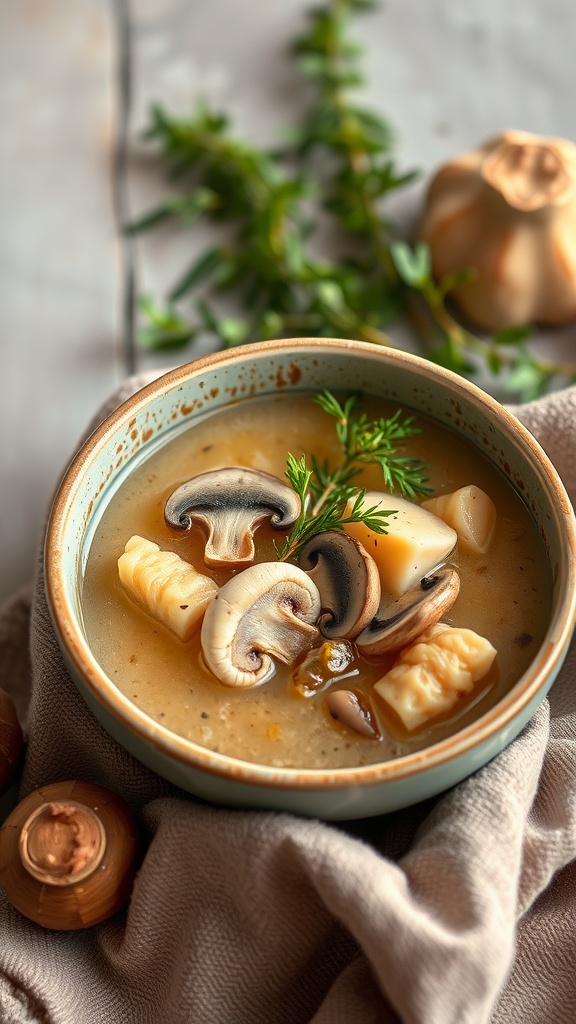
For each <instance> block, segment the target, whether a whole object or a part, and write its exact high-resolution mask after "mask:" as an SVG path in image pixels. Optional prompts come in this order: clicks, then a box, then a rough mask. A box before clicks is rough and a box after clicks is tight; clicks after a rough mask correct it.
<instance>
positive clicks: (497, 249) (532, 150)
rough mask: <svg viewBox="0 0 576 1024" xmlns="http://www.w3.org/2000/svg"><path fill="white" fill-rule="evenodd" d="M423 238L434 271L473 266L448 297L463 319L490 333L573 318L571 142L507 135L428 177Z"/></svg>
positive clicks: (575, 173) (575, 149) (575, 208)
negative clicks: (466, 279) (471, 274)
mask: <svg viewBox="0 0 576 1024" xmlns="http://www.w3.org/2000/svg"><path fill="white" fill-rule="evenodd" d="M419 234H420V238H421V239H422V240H423V241H425V242H427V243H428V246H429V248H430V254H431V262H432V273H433V275H434V277H435V278H437V279H441V278H443V277H444V276H445V275H448V274H453V273H457V272H459V271H466V270H471V271H473V272H474V276H473V277H472V278H471V279H470V280H468V281H466V282H465V283H462V284H460V285H458V286H457V287H455V288H454V289H453V291H451V293H450V294H451V296H453V298H454V301H455V303H456V304H457V305H458V307H459V308H460V309H461V311H462V313H464V315H465V317H466V318H467V319H468V320H469V321H470V322H471V323H472V324H475V325H476V326H478V327H480V328H482V329H486V330H491V331H497V330H501V329H504V328H506V327H510V326H514V325H519V324H529V323H537V324H562V323H567V322H568V321H570V320H573V319H574V318H576V241H575V239H576V145H574V143H572V142H569V141H568V140H566V139H558V138H544V137H541V136H538V135H532V134H529V133H528V132H519V131H506V132H502V133H501V134H499V135H496V136H494V137H493V138H491V139H488V141H487V142H485V143H484V144H483V145H480V146H478V147H477V148H476V149H473V150H471V151H470V152H467V153H463V154H462V155H460V156H457V157H454V159H452V160H450V161H449V162H448V163H446V164H444V166H442V167H441V168H440V170H439V171H438V172H437V173H436V174H435V175H434V177H433V178H432V180H431V183H430V186H429V189H428V194H427V197H426V201H425V210H424V216H423V220H422V223H421V226H420V232H419Z"/></svg>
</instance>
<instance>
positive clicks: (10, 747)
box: [0, 689, 24, 796]
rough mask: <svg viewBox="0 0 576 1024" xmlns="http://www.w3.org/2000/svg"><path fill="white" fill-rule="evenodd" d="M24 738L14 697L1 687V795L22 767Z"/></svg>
mask: <svg viewBox="0 0 576 1024" xmlns="http://www.w3.org/2000/svg"><path fill="white" fill-rule="evenodd" d="M23 747H24V738H23V736H22V729H21V728H20V723H19V722H18V718H17V716H16V709H15V707H14V704H13V702H12V699H11V698H10V697H9V696H8V694H7V693H6V691H5V690H2V689H0V796H1V795H2V793H5V792H6V790H7V789H8V788H9V787H10V786H11V785H12V783H13V782H14V780H15V778H16V776H17V774H18V769H19V767H20V762H21V759H22V750H23Z"/></svg>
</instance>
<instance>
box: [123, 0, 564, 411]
mask: <svg viewBox="0 0 576 1024" xmlns="http://www.w3.org/2000/svg"><path fill="white" fill-rule="evenodd" d="M375 6H377V4H376V3H373V2H372V0H327V2H325V3H324V4H323V5H322V6H321V7H317V8H315V9H313V10H312V11H311V12H309V15H308V23H307V27H306V30H305V31H304V33H303V34H301V35H300V36H299V37H298V39H296V40H295V41H294V44H293V48H292V49H293V52H294V54H295V56H296V58H297V61H298V68H299V71H300V73H301V74H302V75H303V76H304V77H305V79H306V81H307V82H308V84H309V85H312V96H313V98H312V100H311V102H310V105H309V108H308V112H307V114H306V115H305V117H304V119H303V121H302V123H301V124H300V125H298V126H296V127H295V128H294V129H292V131H291V132H290V145H288V146H284V148H283V149H276V150H275V151H271V150H270V151H269V150H265V149H261V148H258V147H256V146H254V145H251V144H250V143H249V142H247V141H246V140H242V139H238V138H236V137H235V136H234V134H233V132H232V130H231V127H230V122H229V119H228V117H227V116H226V115H225V114H223V113H220V112H214V111H211V110H209V109H208V108H207V107H206V106H205V105H204V104H202V103H200V104H198V105H197V107H196V109H195V110H194V111H193V113H192V115H191V116H190V117H188V118H184V119H183V118H176V117H172V116H171V115H170V114H168V113H167V112H166V111H165V110H164V109H163V108H162V107H161V106H159V105H156V106H155V107H154V108H153V110H152V114H151V124H150V127H149V129H148V131H147V133H146V137H147V139H148V141H150V142H151V143H152V144H153V145H154V146H155V147H156V148H157V149H158V150H159V152H160V154H161V156H162V158H163V160H164V162H165V164H166V166H167V168H168V172H169V176H170V182H171V193H170V195H169V196H168V198H167V199H166V200H165V201H164V202H163V203H161V204H160V205H159V206H157V207H156V208H154V209H153V210H151V211H149V212H147V213H146V214H145V215H144V216H143V217H141V218H140V219H139V220H137V221H135V222H134V223H133V224H131V225H128V226H127V227H126V230H127V231H129V232H131V233H136V232H140V231H145V230H149V229H151V228H153V227H154V226H155V225H158V224H160V223H162V222H164V221H166V220H167V219H170V218H172V219H174V220H176V221H177V222H179V223H180V224H181V225H182V226H183V227H185V228H186V227H189V226H190V225H191V224H193V223H194V222H195V221H196V220H198V219H200V218H201V219H203V220H204V221H206V222H208V223H210V224H213V225H214V227H215V229H216V232H219V228H220V226H224V227H225V228H226V232H227V237H226V241H225V242H222V241H220V240H219V238H220V235H219V234H217V238H218V241H217V242H216V244H211V245H208V247H207V248H205V249H204V250H203V251H202V252H200V253H199V254H198V255H197V256H196V257H195V258H194V259H193V260H192V261H191V262H190V264H189V265H188V266H187V267H185V269H184V271H183V273H182V274H181V275H180V277H179V278H178V280H177V281H176V282H175V283H174V285H173V286H172V288H171V289H170V290H169V293H168V295H167V297H166V300H165V301H164V302H158V301H157V300H155V299H153V298H152V297H151V296H144V297H143V298H142V300H141V310H142V314H143V318H144V321H145V325H144V327H143V329H142V331H141V333H140V342H141V343H142V344H143V345H146V346H148V347H151V348H179V347H182V346H184V345H188V344H190V343H193V342H194V340H195V339H196V338H197V337H198V336H199V335H203V334H208V335H210V336H212V337H213V338H214V339H215V340H216V342H217V343H218V344H219V345H221V346H224V347H228V346H231V345H238V344H241V343H243V342H247V341H257V340H260V339H266V338H274V337H282V336H284V337H286V336H294V335H310V336H333V337H354V338H359V339H361V340H365V341H370V342H373V343H375V344H379V345H391V346H393V342H392V340H391V338H390V337H389V336H388V334H387V333H386V330H387V329H388V328H389V327H390V325H391V324H393V323H394V322H396V321H397V320H398V319H399V318H404V319H405V320H407V321H408V322H409V323H411V325H412V328H413V330H414V332H415V334H416V336H417V338H418V339H419V340H420V341H421V343H422V344H423V346H424V350H425V353H426V354H427V355H428V356H429V358H431V359H432V360H434V361H435V362H438V363H441V364H442V365H444V366H447V367H448V368H450V369H452V370H454V371H456V372H457V373H460V374H462V375H464V376H467V377H472V376H474V375H475V374H476V373H477V372H478V371H479V369H481V368H482V367H485V368H486V369H487V370H488V371H489V372H490V373H491V374H493V375H496V376H498V375H500V376H501V377H502V378H503V380H504V384H505V386H506V387H507V389H508V390H509V391H510V392H511V393H513V394H515V395H517V396H518V397H520V398H521V399H524V400H528V399H531V398H534V397H536V396H537V395H540V394H543V393H544V392H545V391H546V390H548V389H549V388H550V387H552V386H554V385H555V384H558V383H569V382H573V381H576V366H575V365H573V364H570V363H560V362H554V361H553V360H548V359H543V358H540V357H537V356H536V355H534V354H533V353H532V352H531V350H530V348H529V347H528V345H527V342H528V339H529V337H530V334H531V328H530V327H529V326H525V325H519V326H518V327H513V328H511V329H508V330H505V331H500V332H497V333H496V334H495V335H494V336H493V337H490V338H483V337H477V336H476V335H474V334H473V333H472V332H471V331H469V330H467V329H466V328H465V327H463V326H462V325H461V324H460V323H459V322H458V321H457V320H456V319H455V318H454V316H453V315H452V313H451V312H450V295H451V292H452V290H453V289H454V288H455V287H456V286H457V285H459V284H462V283H463V282H464V281H465V280H466V279H468V277H469V276H470V274H471V273H472V272H471V271H464V272H462V273H459V274H453V275H447V276H446V277H445V278H444V279H443V280H442V281H439V282H438V281H436V280H435V279H434V278H433V276H432V273H431V266H430V254H429V251H428V248H427V246H425V245H423V244H421V243H420V244H417V245H415V246H414V247H411V246H409V245H408V244H407V243H406V242H404V241H401V240H399V239H398V238H397V237H396V236H395V232H394V229H393V226H392V225H391V223H390V222H389V220H388V218H387V217H386V215H385V212H384V205H385V201H386V200H387V199H388V198H389V196H390V194H391V193H392V192H394V191H395V190H397V189H398V188H401V187H403V186H405V185H406V184H407V183H408V182H410V181H412V180H413V179H414V177H415V173H414V172H412V171H409V172H407V173H404V172H400V171H398V170H397V169H396V166H395V163H394V160H393V141H394V140H393V133H392V131H391V130H390V126H389V125H388V124H387V122H386V121H385V120H384V119H383V118H381V117H380V116H378V114H376V113H375V112H373V111H371V110H367V109H366V108H365V107H364V106H362V105H361V104H360V103H358V102H357V101H356V99H355V90H357V88H358V86H359V85H361V84H362V82H363V77H362V73H361V67H360V62H361V57H362V52H363V51H362V48H361V47H360V46H359V45H358V44H357V43H356V42H355V41H354V40H353V39H352V38H351V37H350V23H351V20H352V18H353V17H354V16H355V15H357V14H360V13H363V12H366V11H369V10H372V9H373V8H374V7H375ZM322 207H324V212H323V214H322V215H321V213H320V211H321V208H322ZM326 215H328V217H329V222H330V225H331V226H332V228H333V229H334V231H333V232H332V233H330V231H329V232H328V234H329V236H330V252H331V253H337V256H336V257H333V256H331V257H328V256H327V255H325V254H322V255H319V254H318V245H317V239H318V236H319V234H320V232H319V231H318V230H317V229H318V227H319V226H322V227H323V228H325V220H324V219H323V218H325V217H326ZM324 248H325V247H324ZM194 300H195V301H194ZM230 300H232V303H233V307H234V308H233V314H234V315H230V314H229V309H230ZM222 307H224V308H225V309H226V312H225V313H223V312H222Z"/></svg>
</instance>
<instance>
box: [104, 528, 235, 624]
mask: <svg viewBox="0 0 576 1024" xmlns="http://www.w3.org/2000/svg"><path fill="white" fill-rule="evenodd" d="M118 573H119V575H120V580H121V582H122V584H123V585H124V587H125V588H126V590H127V591H128V593H129V595H130V597H132V598H133V599H134V600H135V601H137V602H138V603H139V604H140V605H142V606H143V607H144V609H145V611H147V612H148V613H149V614H150V615H152V616H153V617H154V618H155V619H157V620H158V621H159V622H162V623H163V624H164V625H165V626H167V627H168V629H171V630H172V632H173V633H176V635H177V636H178V637H180V639H181V640H183V641H186V640H189V639H190V637H191V636H192V634H193V633H194V631H195V630H196V628H197V627H198V626H199V625H200V622H201V620H202V617H203V615H204V612H205V611H206V608H207V606H208V604H209V602H210V601H211V600H212V598H213V597H214V595H215V594H216V593H217V591H218V585H217V584H216V583H215V582H214V580H212V579H210V578H209V577H208V576H203V575H202V574H201V573H199V572H197V571H196V569H195V568H194V566H192V565H190V564H189V563H188V562H185V561H184V559H183V558H180V556H179V555H177V554H176V552H174V551H161V550H160V548H159V546H158V544H154V543H153V542H152V541H150V540H145V539H144V537H138V536H134V537H131V538H130V540H129V541H128V543H127V544H126V547H125V550H124V554H123V555H121V556H120V558H119V559H118Z"/></svg>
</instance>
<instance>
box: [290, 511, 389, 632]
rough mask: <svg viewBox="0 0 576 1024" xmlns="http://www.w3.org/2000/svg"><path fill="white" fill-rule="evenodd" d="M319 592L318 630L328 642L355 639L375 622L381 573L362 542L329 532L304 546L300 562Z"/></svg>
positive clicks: (343, 534) (314, 538)
mask: <svg viewBox="0 0 576 1024" xmlns="http://www.w3.org/2000/svg"><path fill="white" fill-rule="evenodd" d="M298 562H299V565H300V567H301V568H302V569H305V570H306V572H307V573H308V575H309V576H310V578H311V579H312V580H313V581H314V583H315V584H316V586H317V587H318V590H319V591H320V600H321V602H322V612H323V615H322V618H321V619H320V620H319V622H318V627H319V629H320V632H321V633H322V635H323V636H325V637H328V639H329V640H330V639H336V638H337V637H338V638H342V639H352V638H354V637H355V636H357V635H358V633H360V632H361V631H362V630H363V629H364V627H365V626H367V625H368V623H369V622H370V621H371V620H372V619H373V617H374V615H375V614H376V612H377V610H378V605H379V603H380V574H379V572H378V566H377V565H376V562H375V561H374V559H373V558H372V557H371V555H369V554H368V552H367V551H366V549H365V548H364V546H363V545H362V544H361V543H360V541H357V540H355V538H354V537H349V536H348V535H347V534H345V533H338V532H337V531H336V530H327V531H326V533H320V534H318V536H316V537H313V538H312V540H310V541H308V543H307V544H305V545H304V547H303V548H302V550H301V552H300V557H299V559H298Z"/></svg>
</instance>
